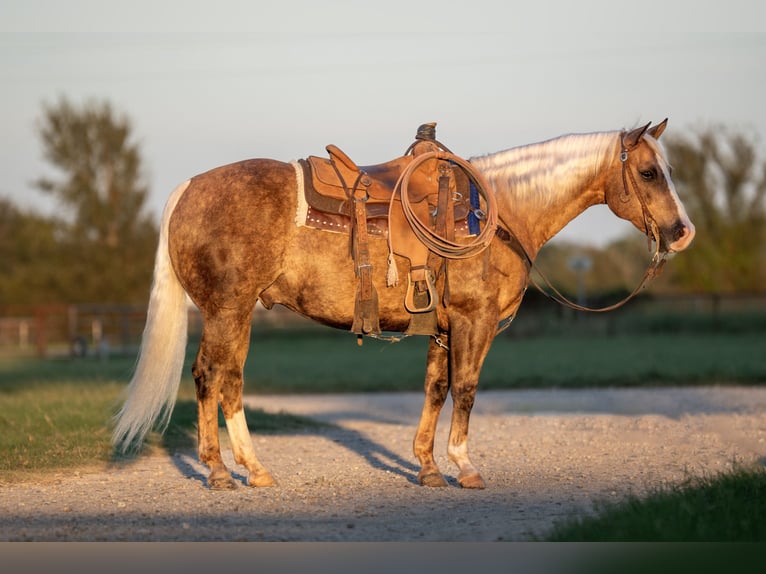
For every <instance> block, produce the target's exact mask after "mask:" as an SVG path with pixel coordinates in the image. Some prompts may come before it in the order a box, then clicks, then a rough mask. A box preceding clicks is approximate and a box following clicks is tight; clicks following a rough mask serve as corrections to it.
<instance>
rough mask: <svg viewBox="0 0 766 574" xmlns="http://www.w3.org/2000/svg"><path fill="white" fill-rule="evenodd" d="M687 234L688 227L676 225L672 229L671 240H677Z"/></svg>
mask: <svg viewBox="0 0 766 574" xmlns="http://www.w3.org/2000/svg"><path fill="white" fill-rule="evenodd" d="M688 234H689V228H688V227H686V226H685V225H683V224H678V225H676V227H675V229H673V241H679V240H681V239H683V238H684V237H686V236H687V235H688Z"/></svg>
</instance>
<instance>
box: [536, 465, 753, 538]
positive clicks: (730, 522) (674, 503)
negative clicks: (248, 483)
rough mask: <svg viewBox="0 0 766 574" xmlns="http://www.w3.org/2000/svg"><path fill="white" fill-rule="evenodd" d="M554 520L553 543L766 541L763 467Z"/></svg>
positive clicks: (697, 480) (706, 479) (662, 490)
mask: <svg viewBox="0 0 766 574" xmlns="http://www.w3.org/2000/svg"><path fill="white" fill-rule="evenodd" d="M596 511H597V512H596V515H595V516H590V517H586V518H578V519H573V520H570V521H568V522H565V523H563V524H560V525H558V526H557V527H556V528H555V529H554V530H553V532H552V533H551V534H549V535H548V536H547V537H546V540H547V541H551V542H766V521H764V516H766V471H765V470H764V469H763V468H758V469H739V470H737V471H735V472H734V473H731V474H722V475H720V476H717V477H706V478H694V479H689V481H688V482H687V483H686V484H684V485H681V486H677V487H672V488H665V489H660V490H657V491H655V492H652V493H650V494H649V495H648V496H645V497H637V496H631V497H629V498H628V499H627V500H625V501H623V502H620V503H604V504H601V505H598V506H597V508H596Z"/></svg>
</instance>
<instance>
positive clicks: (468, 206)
mask: <svg viewBox="0 0 766 574" xmlns="http://www.w3.org/2000/svg"><path fill="white" fill-rule="evenodd" d="M435 136H436V124H435V123H429V124H423V125H421V126H420V127H419V128H418V131H417V134H416V136H415V142H414V143H412V144H411V145H410V147H409V148H408V149H407V151H405V153H404V155H403V156H401V157H398V158H395V159H393V160H391V161H388V162H386V163H382V164H378V165H371V166H357V165H356V164H355V163H354V162H353V161H352V160H351V159H350V158H349V157H348V156H347V155H346V154H345V153H344V152H343V151H341V150H340V149H339V148H338V147H337V146H335V145H332V144H330V145H328V146H327V147H326V150H327V152H328V154H329V157H328V158H321V157H317V156H309V157H308V158H307V159H303V160H299V163H300V164H301V166H302V168H303V170H304V178H303V180H304V194H305V199H306V203H307V205H308V211H307V216H306V222H305V224H306V225H307V226H310V227H313V228H316V229H325V230H331V231H336V232H346V233H349V236H350V252H351V257H352V259H353V261H354V264H355V271H356V276H357V278H358V285H357V292H356V301H355V310H354V322H353V325H352V328H351V330H352V331H353V332H354V333H356V334H357V335H358V336H359V339H358V340H359V344H361V341H362V337H363V336H364V335H370V336H378V335H380V332H381V331H380V324H379V320H378V297H377V292H376V290H375V287H374V286H373V284H372V271H373V269H372V262H371V261H370V251H369V237H370V236H373V237H383V238H386V239H387V240H388V246H389V258H388V272H387V275H386V282H387V285H388V286H393V285H396V284H397V283H398V270H397V267H396V262H395V260H394V254H397V255H400V256H402V257H404V258H406V259H407V260H409V263H410V267H409V270H408V273H407V292H406V296H405V299H404V307H405V309H406V310H407V311H408V312H409V313H410V323H409V326H408V328H407V331H406V334H408V335H411V334H427V335H436V334H438V332H437V325H436V311H435V309H436V306H437V304H438V301H439V299H440V297H439V294H438V293H437V289H436V278H437V276H438V275H439V274H440V273H443V274H444V276H445V281H444V285H445V287H444V288H443V292H442V300H443V301H444V303H445V304H446V303H447V301H446V299H447V298H448V296H449V295H448V285H447V281H446V271H447V269H446V259H450V258H452V259H455V258H468V257H473V256H474V255H477V254H478V253H480V252H481V251H483V250H484V249H486V247H487V246H488V245H489V242H490V241H491V239H492V236H494V232H495V227H496V215H495V211H496V210H495V207H494V206H495V204H494V196H493V195H488V194H487V193H486V191H485V189H486V186H485V185H484V183H483V180H482V179H481V177H480V176H479V175H478V174H477V173H476V172H475V171H474V170H473V169H472V168H471V166H470V164H469V163H468V162H466V161H465V160H462V159H461V158H459V157H457V156H455V155H453V154H452V153H451V152H450V151H449V150H448V149H447V148H445V147H444V146H443V145H442V144H441V143H440V142H438V141H437V140H436V137H435ZM482 224H483V225H482ZM482 226H483V228H484V229H483V231H482V229H481V228H482Z"/></svg>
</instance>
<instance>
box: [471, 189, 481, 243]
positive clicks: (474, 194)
mask: <svg viewBox="0 0 766 574" xmlns="http://www.w3.org/2000/svg"><path fill="white" fill-rule="evenodd" d="M469 184H470V186H471V195H470V197H469V199H470V202H471V207H472V208H473V209H478V208H479V206H480V205H481V203H480V200H479V190H478V189H476V186H475V185H474V183H473V181H469ZM468 232H469V233H470V234H471V235H478V234H479V233H481V226H480V225H479V218H478V217H476V214H475V213H474V212H473V210H471V211H470V212H469V213H468Z"/></svg>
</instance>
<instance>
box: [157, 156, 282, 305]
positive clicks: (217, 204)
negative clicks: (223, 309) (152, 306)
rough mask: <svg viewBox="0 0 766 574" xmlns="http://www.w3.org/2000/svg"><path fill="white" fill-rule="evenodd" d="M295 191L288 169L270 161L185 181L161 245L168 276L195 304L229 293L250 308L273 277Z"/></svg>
mask: <svg viewBox="0 0 766 574" xmlns="http://www.w3.org/2000/svg"><path fill="white" fill-rule="evenodd" d="M296 189H297V188H296V179H295V170H294V168H293V166H292V165H290V164H288V163H284V162H279V161H275V160H270V159H249V160H244V161H240V162H236V163H232V164H228V165H224V166H220V167H216V168H214V169H211V170H210V171H207V172H204V173H201V174H199V175H196V176H194V177H192V178H191V180H190V181H189V185H188V187H187V189H186V191H185V192H184V194H183V196H182V197H181V198H180V199H179V200H178V203H177V205H176V207H175V209H174V211H173V213H172V215H171V217H170V220H169V227H168V246H169V251H170V257H171V260H172V261H173V266H174V268H175V270H176V274H177V275H178V277H179V279H180V280H181V283H182V284H183V285H184V288H185V289H186V291H187V293H189V296H190V297H191V298H192V300H194V302H195V303H196V304H197V305H198V306H200V305H202V304H204V300H206V299H209V298H214V299H218V300H219V302H220V301H223V300H225V299H226V298H231V297H232V296H235V295H236V297H237V298H239V297H243V298H245V300H246V304H247V305H249V304H250V303H251V302H252V304H254V303H255V300H254V298H255V297H257V293H258V292H259V291H260V290H261V289H263V287H264V285H267V284H268V283H269V282H270V281H273V280H274V278H275V276H276V274H278V272H279V269H280V260H281V258H282V255H283V252H284V240H285V236H286V235H289V234H290V233H291V232H292V229H293V227H294V223H293V217H290V216H289V214H290V213H293V214H294V212H295V205H296ZM233 291H236V293H233ZM251 300H252V301H251Z"/></svg>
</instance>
